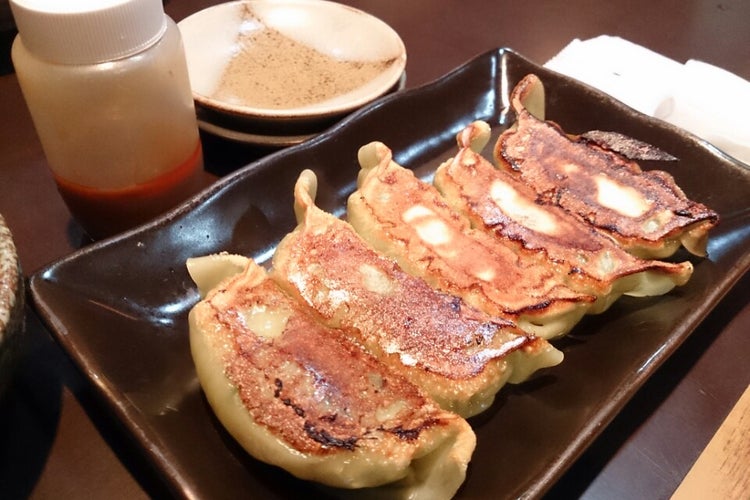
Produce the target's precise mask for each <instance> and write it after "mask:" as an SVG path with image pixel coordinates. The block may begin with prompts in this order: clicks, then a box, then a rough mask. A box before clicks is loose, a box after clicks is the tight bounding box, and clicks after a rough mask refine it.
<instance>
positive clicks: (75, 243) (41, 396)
mask: <svg viewBox="0 0 750 500" xmlns="http://www.w3.org/2000/svg"><path fill="white" fill-rule="evenodd" d="M211 3H215V2H209V1H200V0H171V1H167V2H166V10H167V13H168V14H169V15H170V16H171V17H172V18H173V19H175V20H177V21H179V20H180V19H182V18H184V17H185V16H187V15H189V14H191V13H193V12H196V11H197V10H200V9H201V8H203V7H205V6H207V5H209V4H211ZM343 3H347V4H351V5H353V6H355V7H358V8H361V9H363V10H365V11H368V12H370V13H372V14H374V15H376V16H378V17H380V18H381V19H383V20H384V21H386V22H387V23H389V24H390V25H391V26H392V27H393V28H394V29H395V30H396V31H398V32H399V34H400V35H401V37H402V38H403V40H404V43H405V44H406V47H407V51H408V57H409V60H408V65H407V75H408V79H407V86H408V87H415V86H419V85H421V84H424V83H427V82H429V81H432V80H434V79H437V78H439V77H440V76H442V75H443V74H445V73H446V72H448V71H450V70H451V69H453V68H454V67H456V66H458V65H460V64H462V63H464V62H466V61H467V60H469V59H470V58H472V57H473V56H475V55H478V54H480V53H483V52H485V51H487V50H489V49H492V48H495V47H500V46H505V47H510V48H513V49H514V50H516V51H517V52H519V53H520V54H522V55H524V56H526V57H528V58H530V59H531V60H533V61H536V62H538V63H543V62H545V61H546V60H548V59H549V58H550V57H551V56H553V55H554V54H555V53H557V52H558V51H559V50H560V49H562V48H563V47H564V46H565V45H566V44H567V43H568V42H570V41H571V40H572V39H574V38H582V39H585V38H590V37H594V36H597V35H601V34H611V35H617V36H621V37H623V38H626V39H628V40H630V41H633V42H635V43H638V44H640V45H644V46H646V47H649V48H651V49H652V50H655V51H657V52H660V53H662V54H664V55H666V56H668V57H670V58H672V59H675V60H677V61H681V62H682V61H685V60H687V59H689V58H694V59H701V60H704V61H706V62H709V63H712V64H714V65H717V66H720V67H723V68H725V69H727V70H729V71H731V72H734V73H736V74H738V75H740V76H742V77H743V78H746V79H750V29H748V21H750V2H747V1H745V0H710V1H699V0H656V1H654V0H615V1H609V2H602V1H593V0H569V1H564V2H563V1H551V0H546V1H545V0H537V1H530V2H518V1H506V0H495V1H483V0H465V1H456V0H429V1H428V0H409V1H402V0H377V1H376V0H363V1H348V2H343ZM12 36H13V33H12V31H8V30H6V31H4V32H3V33H2V44H3V46H2V54H0V57H2V61H0V65H2V69H3V75H2V76H0V110H2V113H1V114H0V213H1V214H2V215H3V216H4V217H5V219H6V222H7V224H8V226H9V227H10V229H11V231H12V232H13V234H14V238H15V243H16V246H17V248H18V253H19V256H20V260H21V263H22V266H23V269H24V273H25V275H26V276H29V275H31V274H33V273H34V272H35V271H36V270H38V269H40V268H41V267H43V266H44V265H46V264H48V263H50V262H52V261H54V260H56V259H58V258H60V257H63V256H65V255H67V254H69V253H70V252H72V251H73V250H75V249H77V248H80V247H82V246H84V245H86V244H88V243H90V241H89V240H88V239H87V238H86V237H85V236H84V235H83V234H82V233H81V231H80V229H79V228H78V226H77V225H76V223H75V222H73V221H72V220H71V219H70V215H69V213H68V211H67V209H66V207H65V205H64V204H63V202H62V200H61V199H60V197H59V195H58V193H57V190H56V188H55V185H54V183H53V181H52V177H51V175H50V172H49V170H48V167H47V163H46V160H45V158H44V155H43V153H42V150H41V147H40V144H39V141H38V139H37V136H36V133H35V131H34V128H33V125H32V123H31V120H30V117H29V114H28V111H27V109H26V105H25V103H24V100H23V98H22V96H21V92H20V89H19V87H18V82H17V80H16V77H15V75H14V74H13V73H12V68H11V67H10V66H9V64H8V59H7V56H8V46H9V43H10V40H11V39H12ZM592 63H595V61H592ZM717 105H722V104H721V103H720V102H718V103H717ZM203 139H204V148H205V151H206V164H207V167H209V168H210V170H211V171H212V172H215V173H216V172H219V173H221V172H228V171H231V170H233V169H236V168H238V167H240V166H242V165H244V164H247V163H249V162H251V161H252V160H254V159H257V158H259V157H260V156H262V155H263V154H265V153H266V152H265V151H262V150H258V149H255V148H252V147H246V146H238V145H236V144H232V143H228V142H224V141H222V140H220V139H217V138H215V137H210V136H205V135H204V136H203ZM215 173H214V174H208V173H207V174H206V175H205V181H206V183H209V182H212V181H213V180H215V179H216V175H217V174H215ZM748 195H749V196H748V199H749V200H750V193H748ZM749 294H750V276H745V277H744V278H743V279H741V280H740V282H739V283H738V284H737V285H736V286H735V288H734V289H733V290H732V291H731V292H730V293H729V294H728V295H727V296H726V297H725V298H724V300H723V301H722V302H721V303H720V304H719V305H718V307H717V308H716V309H715V310H714V311H713V312H712V313H711V314H710V315H709V317H708V318H707V319H706V320H705V321H704V322H703V324H701V326H700V327H699V328H698V329H697V330H695V332H694V333H693V334H692V335H691V336H690V337H689V338H688V340H687V341H686V342H685V343H684V344H683V345H682V346H681V347H680V348H679V349H678V350H677V352H676V353H675V354H674V355H673V356H672V357H670V358H669V359H668V360H667V362H666V363H665V364H663V365H662V366H661V367H660V368H659V370H658V371H657V372H656V373H655V375H654V376H653V377H652V378H651V379H650V380H649V381H648V382H647V383H646V385H645V386H644V387H643V388H642V389H641V390H640V391H639V392H638V393H637V394H636V395H635V397H634V399H632V400H631V401H630V403H629V404H628V405H627V406H626V407H625V408H624V410H623V411H622V412H621V414H620V415H619V416H618V417H617V418H616V419H615V420H614V421H613V422H612V423H611V424H610V425H609V426H608V427H607V428H606V429H604V430H603V432H602V434H601V436H600V438H599V439H597V440H596V441H595V442H594V444H593V445H592V446H591V447H590V448H589V449H588V450H587V451H586V452H585V453H584V454H583V455H582V456H581V457H580V458H579V459H578V460H577V461H576V462H575V463H574V464H573V466H572V467H571V469H570V470H569V471H568V473H567V474H566V475H565V476H564V477H563V478H562V479H561V480H560V481H559V482H558V483H557V484H556V485H555V486H554V487H553V488H552V490H551V491H550V492H549V496H550V497H551V498H558V497H559V498H570V497H585V498H607V499H610V498H623V499H624V498H633V499H636V498H638V499H641V498H668V497H669V496H670V495H671V493H672V492H673V491H674V489H675V488H676V487H677V485H678V484H679V483H680V482H681V481H682V479H683V478H684V476H685V474H686V473H687V471H688V470H689V469H690V467H691V466H692V464H693V463H694V462H695V460H696V458H697V457H698V455H699V454H700V452H701V450H703V448H704V447H705V446H706V444H707V443H708V441H709V440H710V439H711V437H712V436H713V434H714V433H715V432H716V429H717V428H718V427H719V425H720V424H721V423H722V421H723V420H724V418H725V417H726V415H727V414H728V412H729V411H730V410H731V408H732V406H733V405H734V404H735V402H736V401H737V399H738V397H739V396H740V394H741V393H742V392H743V391H744V389H745V388H746V387H747V386H748V384H749V383H750V369H748V365H747V361H746V360H747V357H748V354H750V337H749V336H748V335H747V334H748V331H750V305H749V304H748V295H749ZM26 322H27V325H26V328H27V331H26V336H25V338H24V346H23V352H22V355H23V357H22V359H21V361H22V363H21V364H20V366H19V367H18V369H17V371H16V373H15V377H14V380H13V383H12V385H11V386H10V388H9V390H8V391H7V393H6V394H5V395H4V397H3V400H2V402H1V403H0V464H1V465H0V497H2V498H27V497H30V498H128V499H135V498H147V497H152V498H153V497H162V496H165V495H166V494H167V492H166V490H165V488H164V487H163V485H162V483H161V481H160V479H159V477H158V476H157V475H156V474H155V473H154V472H153V471H152V470H151V469H150V468H149V467H148V465H147V464H145V463H144V462H143V460H142V458H141V455H140V454H139V453H138V450H136V449H134V446H133V444H132V443H131V441H130V439H129V438H128V436H127V435H126V434H125V433H124V432H123V431H122V429H121V428H120V427H119V426H118V423H117V422H116V421H114V420H113V419H112V418H111V417H110V416H109V414H108V413H107V412H106V410H105V409H104V407H103V405H102V403H101V402H100V401H99V400H98V399H97V398H96V397H95V395H94V394H93V391H92V390H91V388H90V387H89V386H88V384H87V382H86V380H85V379H84V378H83V377H82V376H81V374H80V373H79V372H78V371H77V369H76V368H75V366H74V365H73V364H72V363H71V362H70V360H69V359H68V358H67V356H66V355H65V353H64V352H63V351H62V350H61V349H60V348H59V346H58V345H57V344H56V343H55V342H54V340H53V339H52V337H51V336H50V334H49V332H48V330H47V329H46V328H45V326H44V325H43V324H42V323H41V321H40V320H39V318H38V316H37V315H36V313H35V312H34V311H33V308H32V306H30V305H27V314H26Z"/></svg>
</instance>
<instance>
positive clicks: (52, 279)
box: [31, 49, 750, 498]
mask: <svg viewBox="0 0 750 500" xmlns="http://www.w3.org/2000/svg"><path fill="white" fill-rule="evenodd" d="M531 72H534V73H536V74H537V75H539V76H540V77H541V79H542V81H543V82H544V84H545V88H546V91H547V117H548V118H549V119H551V120H554V121H557V122H558V123H560V124H561V125H562V126H563V127H564V128H565V129H566V130H567V131H568V132H570V133H580V132H584V131H587V130H611V131H617V132H620V133H624V134H627V135H630V136H632V137H634V138H636V139H640V140H643V141H646V142H649V143H651V144H653V145H655V146H657V147H659V148H661V149H663V150H664V151H666V152H669V153H671V154H672V155H674V156H676V157H678V158H679V161H675V162H662V163H658V164H654V163H649V162H643V166H644V168H655V167H658V168H661V169H664V170H667V171H670V172H671V173H672V174H673V175H674V176H675V178H676V180H677V182H678V183H679V184H680V185H681V187H682V188H683V189H684V190H685V192H686V193H687V195H688V196H690V197H692V198H695V199H696V200H699V201H701V202H703V203H706V204H707V205H709V206H711V207H712V208H714V209H715V210H717V211H718V212H719V213H720V215H721V217H722V223H721V224H720V226H719V227H718V228H716V230H715V231H714V232H713V233H712V238H711V242H710V245H709V252H710V255H709V257H708V258H707V259H693V262H694V264H695V273H694V275H693V277H692V279H691V281H690V283H689V284H688V285H686V286H685V287H682V288H680V289H677V290H675V291H673V292H672V293H670V294H668V295H666V296H664V297H660V298H654V299H631V298H624V299H621V300H620V301H618V302H617V303H616V304H615V305H614V306H613V307H612V308H611V309H610V310H609V311H607V312H606V313H604V314H603V315H600V316H596V317H587V318H585V319H584V320H583V321H582V322H581V323H580V324H579V325H578V326H577V327H576V328H575V329H574V330H573V332H572V334H571V335H570V336H569V337H567V338H566V339H563V340H561V341H559V342H557V345H558V346H559V347H560V348H561V349H563V350H564V352H565V355H566V359H565V361H564V362H563V363H562V364H561V365H560V366H557V367H555V368H552V369H548V370H546V371H545V372H543V373H542V374H540V376H538V377H536V378H535V379H534V380H532V381H529V382H527V383H525V384H523V385H520V386H506V388H505V389H503V390H502V391H501V394H500V396H499V397H498V399H497V401H496V403H495V405H494V406H493V407H492V408H490V409H489V410H488V411H487V412H485V413H483V414H481V415H479V416H478V417H475V418H474V419H472V420H471V423H472V425H473V427H474V429H475V430H476V433H477V439H478V444H477V449H476V452H475V454H474V458H473V460H472V463H471V465H470V468H469V473H468V477H467V481H466V483H465V484H464V486H463V488H462V489H461V490H460V491H459V494H458V497H459V498H486V497H487V496H488V495H489V496H492V497H496V498H500V497H517V496H521V495H527V496H529V497H538V496H540V495H541V494H543V493H544V492H545V491H546V490H547V489H548V488H549V487H550V486H551V485H552V484H554V482H555V481H556V480H557V479H558V478H559V477H560V475H561V474H562V473H563V472H564V471H565V470H566V469H567V468H568V467H569V466H570V465H571V464H572V462H573V461H574V460H575V459H576V458H577V457H578V456H579V454H580V453H581V452H582V451H583V450H584V449H585V448H586V447H587V446H588V445H589V444H590V443H591V442H592V441H593V440H594V439H595V438H596V436H597V435H598V434H599V433H600V432H601V431H602V429H603V428H604V427H605V426H606V425H607V424H608V423H609V422H610V421H611V420H612V418H613V417H614V416H615V415H616V414H617V413H618V411H619V410H620V409H621V408H622V407H623V405H624V404H625V403H626V402H627V401H628V400H629V399H630V398H631V396H632V395H633V394H634V393H635V392H636V391H637V390H638V388H639V387H640V386H641V385H642V384H643V383H644V382H645V381H646V379H647V378H648V377H649V376H650V375H651V374H652V373H653V372H654V371H655V370H656V368H657V367H658V366H659V365H660V364H661V363H662V362H663V361H664V360H665V359H666V358H667V357H668V356H669V355H670V354H671V353H672V352H673V351H674V350H675V349H676V348H677V346H679V345H680V344H681V343H682V341H683V340H684V339H685V338H686V337H687V336H688V335H689V334H690V333H691V331H692V330H693V329H694V328H695V327H696V325H697V324H698V323H700V321H702V320H703V319H704V318H705V316H706V315H707V313H708V312H709V311H710V310H711V309H712V308H713V307H714V306H715V305H716V304H717V303H718V301H719V300H720V299H721V298H722V297H723V296H724V294H725V293H726V292H727V291H728V290H729V289H730V288H731V287H732V286H733V285H734V283H735V282H736V281H737V280H738V279H739V278H740V277H741V276H742V275H743V274H744V273H745V272H746V271H747V269H748V267H750V210H748V208H747V193H750V170H749V169H747V168H746V167H744V166H741V165H740V164H739V163H737V162H735V161H733V160H731V159H728V158H727V157H725V156H723V155H721V154H720V153H718V152H717V151H716V150H715V149H714V148H712V147H710V146H708V145H706V144H705V143H704V142H701V141H699V140H697V139H695V138H693V137H692V136H689V135H687V134H685V133H682V132H680V131H679V130H678V129H676V128H674V127H671V126H669V125H665V124H663V123H662V122H659V121H657V120H652V119H650V118H646V117H644V116H643V115H639V114H637V113H635V112H634V111H632V110H630V109H629V108H627V107H625V106H623V105H621V104H619V103H618V102H616V101H614V100H612V99H610V98H608V97H606V96H604V95H603V94H601V93H600V92H597V91H595V90H592V89H590V88H588V87H585V86H583V85H581V84H579V83H576V82H574V81H573V80H570V79H568V78H565V77H562V76H559V75H556V74H554V73H552V72H550V71H548V70H545V69H544V68H541V67H539V66H537V65H535V64H533V63H531V62H529V61H527V60H526V59H524V58H523V57H521V56H519V55H518V54H515V53H514V52H512V51H509V50H507V49H498V50H494V51H491V52H488V53H486V54H484V55H482V56H479V57H478V58H476V59H474V60H472V61H470V62H468V63H467V64H466V65H464V66H462V67H461V68H458V69H457V70H455V71H453V72H452V73H450V74H449V75H447V76H445V77H443V78H441V79H440V80H438V81H437V82H434V83H433V84H430V85H427V86H425V87H422V88H419V89H414V90H410V91H405V92H401V93H397V94H393V95H391V96H388V97H385V98H383V99H381V100H379V101H378V102H376V103H373V104H372V105H370V106H368V107H367V108H365V109H363V110H360V111H358V112H356V113H355V114H353V115H351V116H350V117H348V118H346V119H345V120H344V121H343V122H341V123H340V124H339V125H337V126H336V127H334V128H333V129H331V130H330V131H328V132H325V133H323V134H322V135H320V136H318V137H316V138H315V139H313V140H311V141H309V142H306V143H304V144H301V145H299V146H295V147H292V148H289V149H286V150H283V151H281V152H279V153H275V154H273V155H271V156H269V157H266V158H264V159H263V160H260V161H258V162H256V163H253V164H251V165H249V166H247V167H245V168H243V169H242V170H239V171H237V172H235V173H233V174H231V175H229V176H227V177H225V178H224V179H222V180H221V181H219V182H218V183H217V184H215V185H214V186H212V187H211V188H209V189H208V190H207V191H205V192H204V193H202V194H201V195H199V196H198V197H196V198H195V199H193V200H192V201H190V202H189V203H187V204H186V205H184V206H183V207H181V208H180V209H178V210H176V211H174V212H172V213H171V214H169V215H168V216H166V217H165V218H163V219H160V220H158V221H155V222H154V223H153V224H150V225H148V226H145V227H142V228H139V229H137V230H135V231H133V232H130V233H127V234H124V235H122V236H120V237H117V238H114V239H111V240H108V241H104V242H100V243H98V244H95V245H92V246H90V247H87V248H85V249H83V250H81V251H79V252H77V253H75V254H73V255H71V256H69V257H67V258H65V259H63V260H61V261H59V262H56V263H54V264H52V265H50V266H49V267H47V268H46V269H43V270H41V271H40V272H39V273H37V274H35V275H34V276H33V277H32V279H31V291H32V297H33V299H34V301H35V303H36V305H37V307H38V309H39V311H40V313H41V314H42V316H43V318H44V319H45V321H46V322H47V324H48V325H49V327H50V328H51V329H52V331H53V333H54V335H55V336H56V338H57V339H58V341H59V342H60V343H61V344H62V345H63V346H64V348H65V349H66V350H67V352H68V353H69V354H70V356H71V357H72V358H73V359H74V360H75V361H76V363H77V364H78V365H79V366H80V367H81V369H82V370H83V372H84V373H85V374H86V375H87V376H88V377H89V378H90V379H91V382H92V384H94V386H95V387H96V388H97V389H98V391H99V392H100V393H101V396H102V397H103V399H104V400H105V401H106V402H107V403H108V404H109V405H110V407H111V408H112V409H113V411H114V413H115V415H116V416H117V417H118V418H119V419H121V421H122V423H123V424H124V426H125V428H126V429H127V431H129V432H131V433H132V434H133V436H134V438H135V439H136V440H137V443H138V444H139V445H140V446H141V447H142V449H143V453H144V456H145V457H147V459H148V460H149V461H150V462H151V463H152V464H153V466H154V467H155V468H156V469H157V470H158V471H159V472H160V473H161V475H162V476H163V477H164V478H165V480H166V482H167V483H168V484H169V485H170V487H171V488H172V489H173V490H174V492H175V493H176V494H178V495H180V496H187V497H194V498H197V497H203V498H218V497H220V498H239V497H242V496H244V495H245V494H246V493H247V492H253V493H254V494H257V495H258V497H259V498H294V497H299V496H300V494H304V493H308V494H309V493H310V492H311V488H314V486H312V485H311V484H309V483H305V482H302V481H298V480H296V479H294V478H292V477H290V476H289V475H287V474H286V473H285V472H283V471H280V470H277V469H275V468H272V467H269V466H266V465H264V464H261V463H259V462H257V461H255V460H253V459H252V458H250V457H248V456H247V455H246V454H245V453H244V452H243V451H242V450H241V449H240V448H239V447H238V446H237V445H236V444H235V443H234V442H233V441H232V439H231V438H229V437H228V435H227V434H226V433H225V432H224V431H223V430H222V428H221V426H220V425H219V424H218V423H217V421H216V420H215V418H214V417H213V414H212V413H211V410H210V409H209V408H208V406H207V404H206V402H205V400H204V398H203V395H202V393H201V390H200V387H199V385H198V382H197V380H196V376H195V371H194V369H193V364H192V361H191V358H190V354H189V347H188V336H187V319H186V318H187V313H188V310H189V309H190V307H191V306H192V305H193V304H194V302H195V301H196V300H197V299H198V295H197V291H196V290H195V287H194V286H193V284H192V282H191V280H190V279H189V277H188V275H187V272H186V270H185V266H184V262H185V259H187V258H188V257H192V256H197V255H204V254H208V253H213V252H218V251H224V250H225V251H229V252H237V253H242V254H245V255H250V256H253V257H256V258H257V259H258V260H260V261H265V260H267V259H268V258H269V257H270V255H271V253H272V251H273V249H274V246H275V244H276V243H277V242H278V241H279V239H280V238H281V237H283V236H284V235H285V234H286V233H287V232H289V231H291V230H292V229H293V227H294V215H293V210H292V187H293V185H294V182H295V180H296V178H297V175H298V173H299V172H300V171H301V170H302V169H304V168H311V169H314V170H315V171H316V172H317V174H318V177H319V181H320V188H319V195H318V203H319V204H320V205H321V206H322V207H323V208H324V209H327V210H329V211H333V212H334V213H337V214H341V213H342V212H343V207H344V204H345V200H346V197H347V196H348V195H349V193H351V191H352V190H353V189H354V185H355V181H356V175H357V171H358V164H357V159H356V153H357V149H358V148H359V147H360V146H361V145H363V144H365V143H367V142H370V141H372V140H380V141H383V142H384V143H386V144H387V145H388V146H389V147H391V148H392V149H393V151H394V158H395V160H396V161H398V162H399V163H401V164H403V165H405V166H408V167H410V168H413V169H415V170H416V171H417V172H419V173H420V174H422V175H424V176H428V175H429V173H430V172H431V171H432V170H433V169H434V168H435V167H436V166H437V165H438V164H439V163H440V162H441V161H443V160H444V159H446V158H447V157H449V156H450V155H452V154H453V152H454V151H455V139H454V136H455V134H456V133H457V132H458V131H459V130H460V129H461V128H463V127H464V126H465V125H466V124H467V123H469V122H470V121H472V120H475V119H484V120H487V121H488V122H490V123H491V124H492V125H493V128H494V132H495V134H497V133H499V131H500V130H502V129H503V128H505V127H506V126H507V123H506V119H507V118H506V105H505V103H507V93H508V92H509V91H510V89H511V88H512V87H513V85H514V84H515V83H516V82H517V81H518V80H519V79H520V78H522V77H523V76H524V75H526V74H528V73H531ZM681 256H683V255H681ZM683 257H684V256H683Z"/></svg>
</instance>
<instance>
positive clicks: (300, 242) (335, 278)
mask: <svg viewBox="0 0 750 500" xmlns="http://www.w3.org/2000/svg"><path fill="white" fill-rule="evenodd" d="M316 190H317V179H316V177H315V174H313V173H312V172H311V171H309V170H308V171H305V172H303V173H302V174H301V175H300V177H299V180H298V181H297V184H296V186H295V212H296V214H297V220H298V223H299V224H298V226H297V228H295V229H294V231H292V232H291V233H290V234H288V235H287V236H286V237H285V238H284V239H283V240H282V241H281V243H279V246H278V248H277V249H276V253H275V254H274V258H273V266H272V272H271V276H272V278H273V279H274V280H277V281H278V282H279V283H281V284H282V286H283V287H284V288H285V289H287V290H288V291H289V292H290V293H292V294H294V295H295V296H297V297H299V299H300V300H301V301H304V302H305V303H307V304H308V305H309V306H310V307H311V308H313V309H315V310H316V311H317V312H318V314H319V315H320V317H321V319H322V321H325V322H326V323H327V324H329V325H331V326H335V327H341V328H343V329H345V330H347V331H348V332H350V334H351V335H352V336H353V337H354V338H356V339H357V341H358V342H359V343H361V344H362V345H363V346H365V348H366V349H368V350H369V351H370V352H372V353H373V354H374V355H375V356H377V357H378V358H379V359H380V360H381V361H382V362H384V363H385V364H387V365H388V366H389V367H390V368H391V369H393V370H394V371H397V372H398V373H401V374H403V375H404V376H405V377H407V378H408V379H409V380H410V381H412V382H413V383H415V384H416V385H418V386H419V387H421V388H422V389H423V390H424V391H425V392H426V393H427V394H429V395H430V396H431V397H432V398H434V399H435V400H436V401H437V402H438V403H439V404H440V405H441V406H442V407H443V408H445V409H448V410H451V411H455V412H457V413H459V414H460V415H463V416H470V415H474V414H477V413H479V412H480V411H482V410H484V409H485V408H487V407H488V406H489V405H490V404H491V403H492V401H493V400H494V397H495V394H496V392H497V391H498V390H499V389H500V387H501V386H502V385H503V384H505V382H506V381H511V382H520V381H523V380H525V379H526V378H527V377H528V376H529V375H530V374H531V373H532V372H534V371H536V370H537V369H539V368H543V367H547V366H552V365H556V364H557V363H559V362H560V361H561V360H562V353H561V352H560V351H558V350H557V349H555V348H554V347H552V346H551V345H550V344H549V343H547V342H546V341H544V340H543V339H540V338H536V337H533V336H530V335H528V334H525V333H524V332H522V331H520V330H519V329H518V328H515V327H514V326H513V325H512V324H511V323H510V322H508V321H507V320H503V319H500V318H497V317H492V316H489V315H487V314H484V313H481V312H480V311H478V310H476V309H474V308H472V307H470V306H468V305H467V304H465V303H464V302H463V301H462V300H461V299H460V298H457V297H455V296H452V295H448V294H445V293H441V292H438V291H437V290H435V289H433V288H432V287H430V286H429V285H428V284H427V283H426V282H425V281H424V280H422V279H420V278H417V277H414V276H411V275H409V274H407V273H406V272H404V271H403V270H402V269H401V268H400V267H399V266H398V264H396V262H395V261H393V260H392V259H390V258H386V257H385V256H383V255H381V254H379V253H378V252H376V251H375V250H374V249H372V248H371V247H370V246H369V245H367V243H365V241H364V240H362V238H360V237H359V236H358V235H357V234H356V233H355V231H354V230H353V229H352V227H351V226H350V225H349V224H348V223H346V222H345V221H343V220H341V219H339V218H337V217H335V216H333V215H331V214H328V213H326V212H324V211H322V210H321V209H319V208H318V207H316V206H315V204H314V199H315V195H316Z"/></svg>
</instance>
